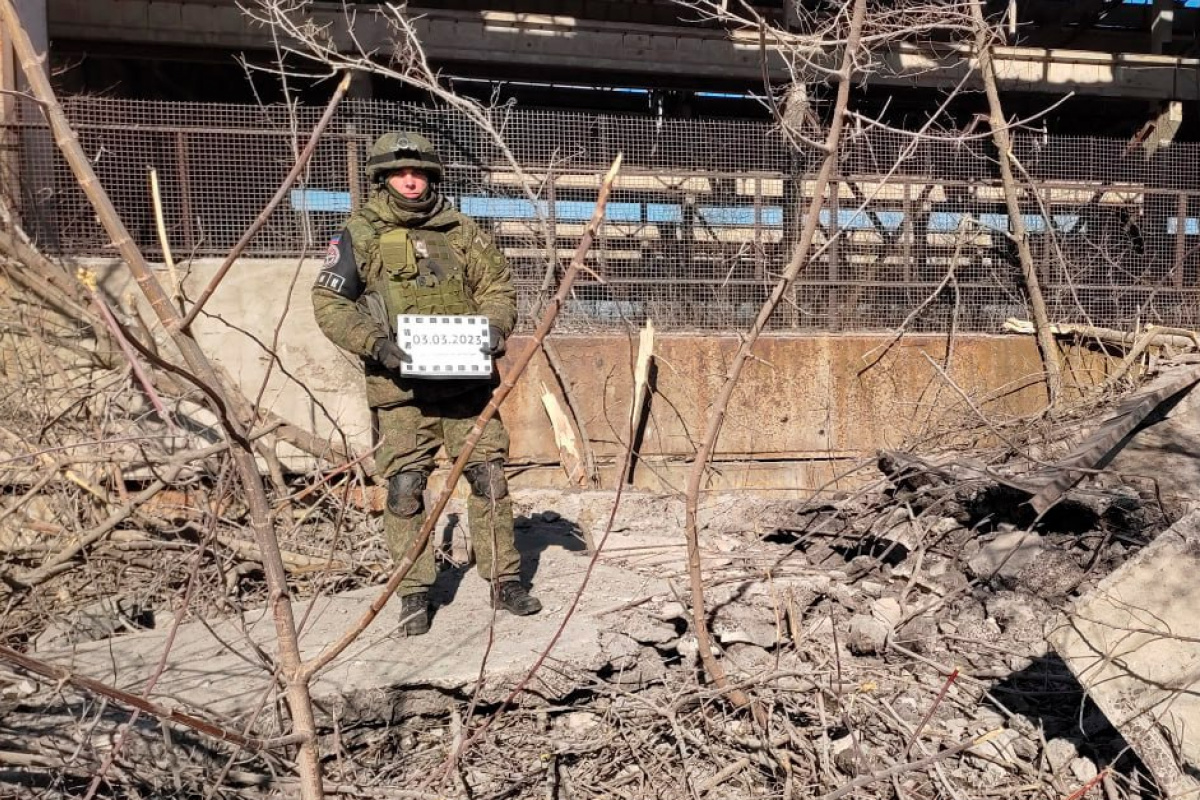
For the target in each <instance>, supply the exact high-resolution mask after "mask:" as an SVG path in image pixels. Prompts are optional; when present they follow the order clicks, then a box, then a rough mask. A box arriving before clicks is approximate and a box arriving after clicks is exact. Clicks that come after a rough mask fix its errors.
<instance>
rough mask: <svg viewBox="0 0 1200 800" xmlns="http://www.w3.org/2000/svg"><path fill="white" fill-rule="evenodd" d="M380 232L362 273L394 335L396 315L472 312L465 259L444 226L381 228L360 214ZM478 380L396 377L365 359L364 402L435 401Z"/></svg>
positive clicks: (474, 307) (475, 310)
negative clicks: (371, 261) (380, 300)
mask: <svg viewBox="0 0 1200 800" xmlns="http://www.w3.org/2000/svg"><path fill="white" fill-rule="evenodd" d="M364 216H366V217H368V219H369V221H370V222H371V223H372V225H373V226H374V227H375V230H376V231H377V232H378V236H379V248H378V251H377V252H378V255H377V256H376V258H377V259H378V263H377V264H372V265H371V268H370V269H369V270H368V275H367V289H368V291H374V292H375V293H377V294H378V295H379V296H380V297H382V298H383V300H384V306H385V308H386V309H387V316H388V327H389V329H390V333H391V335H392V336H393V337H394V336H395V335H396V331H395V330H394V328H395V324H396V317H397V316H398V315H400V314H477V313H479V306H478V305H477V304H476V303H475V299H474V297H472V296H471V291H470V289H468V288H467V277H466V264H465V262H464V257H463V255H462V254H461V253H459V251H458V250H456V249H455V248H454V246H453V245H452V244H451V243H450V237H449V236H448V235H447V233H446V231H443V230H429V229H425V228H403V227H384V225H382V224H381V222H380V220H379V219H378V218H377V217H375V216H374V214H370V213H369V212H368V213H365V214H364ZM479 386H480V382H479V381H470V380H456V381H429V380H421V379H419V378H412V379H405V378H399V377H397V376H396V375H395V374H393V373H389V372H387V371H386V370H383V369H382V368H380V367H379V366H378V365H375V364H374V362H371V361H369V360H368V362H367V404H368V405H370V406H372V407H377V406H383V405H393V404H396V403H401V402H406V401H409V400H411V399H413V398H414V397H417V398H418V399H426V400H436V399H438V398H441V397H451V396H454V395H458V394H461V393H463V392H465V391H469V390H471V389H478V388H479Z"/></svg>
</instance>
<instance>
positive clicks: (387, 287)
mask: <svg viewBox="0 0 1200 800" xmlns="http://www.w3.org/2000/svg"><path fill="white" fill-rule="evenodd" d="M379 258H380V261H381V262H382V269H381V271H380V282H381V283H382V285H381V286H379V287H378V290H377V291H379V293H380V294H381V295H382V296H383V298H384V302H385V304H386V306H387V310H388V319H389V320H390V321H391V322H392V323H395V320H396V316H397V315H398V314H474V313H476V312H477V311H478V310H479V307H478V306H477V305H476V304H475V300H474V298H472V297H471V293H470V291H469V290H468V289H467V284H466V266H465V265H464V264H463V260H462V257H461V256H460V255H459V254H458V252H456V251H455V249H454V248H453V247H451V246H450V240H449V238H448V237H447V236H446V234H445V233H443V232H442V231H430V230H422V229H409V228H392V229H391V230H389V231H387V232H386V233H384V234H382V235H381V236H380V237H379Z"/></svg>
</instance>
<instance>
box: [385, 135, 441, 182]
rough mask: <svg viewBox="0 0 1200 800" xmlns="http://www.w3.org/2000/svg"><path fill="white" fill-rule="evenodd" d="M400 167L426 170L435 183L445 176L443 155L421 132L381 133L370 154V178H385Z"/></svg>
mask: <svg viewBox="0 0 1200 800" xmlns="http://www.w3.org/2000/svg"><path fill="white" fill-rule="evenodd" d="M401 167H412V168H414V169H422V170H425V172H426V173H428V174H429V180H430V181H432V182H434V183H437V182H438V181H440V180H441V179H442V159H441V158H439V157H438V154H437V151H436V150H434V149H433V144H432V143H431V142H430V141H429V140H428V139H426V138H425V137H424V136H422V135H421V134H419V133H412V132H409V131H393V132H392V133H385V134H384V135H383V136H380V137H379V138H378V139H376V140H375V144H373V145H371V154H370V156H368V157H367V178H368V179H369V180H372V181H376V180H383V179H384V176H386V175H387V174H388V173H389V172H391V171H392V170H397V169H400V168H401Z"/></svg>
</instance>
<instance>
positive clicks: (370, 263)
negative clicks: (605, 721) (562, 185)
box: [312, 134, 521, 595]
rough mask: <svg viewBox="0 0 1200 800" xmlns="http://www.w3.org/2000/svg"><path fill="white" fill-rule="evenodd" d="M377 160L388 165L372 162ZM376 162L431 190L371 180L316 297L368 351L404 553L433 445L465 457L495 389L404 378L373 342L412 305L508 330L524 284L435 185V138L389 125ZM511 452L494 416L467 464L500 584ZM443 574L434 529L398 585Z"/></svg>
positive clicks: (396, 547) (370, 400)
mask: <svg viewBox="0 0 1200 800" xmlns="http://www.w3.org/2000/svg"><path fill="white" fill-rule="evenodd" d="M409 145H413V147H412V148H409V147H408V146H409ZM410 149H412V150H415V151H417V152H416V154H415V155H414V154H412V153H410V152H409V150H410ZM393 151H395V152H393ZM401 151H403V152H401ZM410 156H411V157H410ZM381 160H382V165H383V166H382V167H377V168H376V169H372V164H374V165H378V164H379V163H380V161H381ZM368 165H369V166H368V174H369V175H370V177H372V178H375V177H376V176H377V173H378V172H380V171H384V170H386V169H399V168H400V167H402V166H415V167H420V168H421V169H423V170H425V171H426V173H427V174H429V176H430V178H431V182H430V187H429V192H427V194H426V196H423V198H422V199H421V201H419V202H415V201H407V202H406V201H405V199H404V198H402V197H400V196H399V195H398V194H396V193H394V192H393V191H392V190H391V189H390V188H389V187H388V186H387V185H386V183H384V182H378V183H376V184H374V191H373V193H372V195H371V198H370V200H369V201H368V202H367V203H366V204H365V205H364V206H363V207H362V208H361V209H360V210H358V211H357V212H355V213H354V214H352V215H351V216H350V218H349V219H348V220H347V222H346V225H345V227H344V228H343V230H342V232H341V233H340V234H338V235H337V236H335V237H334V238H333V240H332V241H331V242H330V244H329V250H328V252H327V254H326V257H325V263H324V267H323V269H322V270H321V272H320V274H319V275H318V277H317V281H316V284H315V285H314V286H313V289H312V302H313V310H314V312H315V316H316V320H317V325H318V326H320V328H321V330H322V331H323V332H324V333H325V335H326V336H328V337H329V339H330V340H331V341H333V343H334V344H336V345H338V346H339V347H341V348H342V349H344V350H348V351H350V352H352V353H355V354H357V355H359V356H361V357H362V358H363V363H364V371H365V373H366V384H367V404H368V405H369V406H370V408H371V410H372V416H373V420H374V423H375V428H376V430H375V435H376V436H377V437H378V438H379V439H382V444H381V446H380V449H379V451H378V454H377V458H376V461H377V463H378V465H379V472H380V474H381V475H382V476H383V477H385V478H387V479H388V499H387V508H386V511H385V513H384V531H385V535H386V538H387V543H388V549H389V550H390V551H391V554H392V557H393V558H394V559H396V560H397V561H398V560H399V559H400V558H401V557H402V556H403V554H404V552H405V551H406V550H407V549H408V546H409V544H410V543H411V542H412V540H413V539H414V538H415V536H416V534H417V533H418V531H419V530H420V528H421V524H422V522H423V520H424V502H423V490H424V488H425V482H426V479H427V477H428V475H429V473H430V471H431V470H432V469H433V456H434V453H435V452H436V451H437V449H438V446H439V445H442V444H444V445H445V447H446V450H447V452H448V453H449V454H450V456H451V457H452V458H457V456H458V454H459V452H460V450H461V448H462V444H463V441H464V439H465V438H466V436H467V434H468V432H469V431H470V430H471V427H472V426H473V425H474V422H475V419H476V417H478V415H479V414H480V412H481V411H483V408H484V406H485V405H486V404H487V402H488V399H489V398H490V397H491V390H492V388H493V386H494V385H495V383H494V381H495V379H494V378H493V379H492V380H491V381H488V380H441V381H431V380H421V379H408V378H401V377H400V376H399V374H398V373H396V372H393V371H390V370H388V369H386V368H385V367H384V366H383V365H382V364H380V363H379V362H378V361H376V360H375V359H374V358H372V352H373V347H374V346H375V345H376V344H377V342H378V340H379V339H380V337H389V338H390V341H392V342H394V341H395V339H396V337H395V333H396V332H395V331H394V330H392V327H393V321H394V320H395V319H396V315H398V314H407V313H425V314H481V315H484V316H486V317H487V318H488V321H489V323H490V324H491V325H492V326H494V327H495V328H496V329H497V331H498V333H499V335H500V336H502V337H507V336H508V335H509V334H510V333H511V332H512V329H513V327H514V325H515V324H516V292H515V291H514V289H513V284H512V273H511V270H510V269H509V266H508V264H507V262H506V261H505V259H504V256H503V255H502V254H501V253H500V251H499V250H498V249H497V248H496V247H495V245H493V244H492V243H491V242H490V241H489V240H488V238H487V237H486V236H485V235H484V234H483V232H482V231H481V230H480V228H479V225H478V224H477V223H476V222H475V221H474V220H472V219H471V218H470V217H468V216H466V215H464V214H462V213H460V212H459V211H457V210H456V209H454V208H453V207H452V206H451V205H450V203H449V202H447V201H446V199H445V198H444V197H442V196H441V194H440V193H438V191H437V189H436V183H437V182H438V181H439V180H440V178H441V163H440V161H438V160H437V155H436V153H434V152H433V148H432V146H431V145H429V143H428V141H427V140H425V139H424V138H423V137H420V136H417V135H415V134H387V135H385V136H384V137H382V138H381V139H380V140H379V142H377V143H376V146H375V147H374V148H372V160H371V161H370V162H368ZM385 174H386V173H385ZM507 455H508V434H507V433H506V432H505V430H504V426H503V424H502V423H501V421H500V419H499V417H495V418H493V419H492V420H491V421H489V422H488V424H487V426H486V427H485V428H484V432H483V435H482V437H481V438H480V439H479V442H478V444H477V445H476V446H475V450H474V452H473V453H472V454H471V458H470V461H469V462H468V466H467V469H466V472H465V474H466V476H467V479H468V481H469V482H470V484H471V496H470V499H469V500H468V502H467V515H468V521H469V525H470V529H471V535H472V539H473V541H474V547H475V554H476V559H477V564H478V568H479V572H480V574H481V575H482V576H483V577H484V578H486V579H488V580H493V581H496V582H497V583H498V584H503V583H504V582H505V580H506V579H508V580H511V581H516V580H517V578H518V575H519V573H520V566H521V562H520V555H519V554H518V552H517V549H516V546H515V544H514V535H513V512H512V500H511V499H510V498H509V496H508V487H507V484H506V481H505V477H504V469H503V463H504V459H505V457H506V456H507ZM493 542H494V544H493ZM493 553H495V557H494V558H493V555H492V554H493ZM435 576H436V567H435V565H434V559H433V549H432V539H431V544H430V546H429V547H428V548H426V550H425V552H424V553H423V554H422V555H421V557H420V558H419V559H418V560H417V561H416V563H415V564H414V565H413V567H412V569H411V570H410V571H409V573H408V575H407V576H406V577H405V578H404V580H403V581H402V582H401V585H400V594H401V595H416V594H417V593H424V592H425V591H426V590H427V589H428V587H429V586H431V585H432V584H433V582H434V578H435Z"/></svg>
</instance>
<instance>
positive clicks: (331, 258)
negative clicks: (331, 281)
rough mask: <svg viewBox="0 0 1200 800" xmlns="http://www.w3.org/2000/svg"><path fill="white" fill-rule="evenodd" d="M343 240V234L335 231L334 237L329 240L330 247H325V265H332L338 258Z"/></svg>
mask: <svg viewBox="0 0 1200 800" xmlns="http://www.w3.org/2000/svg"><path fill="white" fill-rule="evenodd" d="M341 242H342V234H340V233H335V234H334V235H333V238H332V239H330V240H329V247H327V248H325V266H326V267H332V266H333V265H334V264H336V263H337V260H338V255H339V254H338V245H339V244H341Z"/></svg>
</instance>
